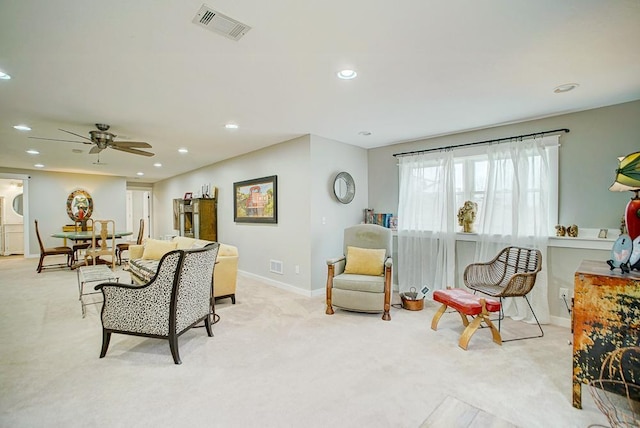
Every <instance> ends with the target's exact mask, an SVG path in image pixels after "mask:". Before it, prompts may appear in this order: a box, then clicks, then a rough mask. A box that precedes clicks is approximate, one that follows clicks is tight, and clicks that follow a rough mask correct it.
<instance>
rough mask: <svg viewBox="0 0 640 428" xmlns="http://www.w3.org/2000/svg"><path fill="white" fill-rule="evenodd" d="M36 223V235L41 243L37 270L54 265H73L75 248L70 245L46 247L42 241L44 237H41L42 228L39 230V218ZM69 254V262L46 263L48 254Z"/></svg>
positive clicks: (40, 270)
mask: <svg viewBox="0 0 640 428" xmlns="http://www.w3.org/2000/svg"><path fill="white" fill-rule="evenodd" d="M35 225H36V236H37V237H38V245H40V261H39V262H38V267H37V269H36V270H37V271H38V273H40V272H42V269H45V268H52V267H64V266H67V267H71V262H72V260H73V249H72V248H69V247H50V248H45V246H44V244H43V243H42V238H40V230H38V220H35ZM60 255H66V256H67V263H54V264H49V265H44V264H43V263H44V258H45V257H46V256H60Z"/></svg>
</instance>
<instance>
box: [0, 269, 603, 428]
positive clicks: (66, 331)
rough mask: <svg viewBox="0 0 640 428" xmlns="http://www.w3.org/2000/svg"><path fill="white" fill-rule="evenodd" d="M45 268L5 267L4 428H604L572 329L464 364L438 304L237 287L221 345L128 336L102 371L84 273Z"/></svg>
mask: <svg viewBox="0 0 640 428" xmlns="http://www.w3.org/2000/svg"><path fill="white" fill-rule="evenodd" d="M36 262H37V260H34V259H29V260H24V259H21V258H16V257H10V258H6V257H2V258H0V305H1V308H2V311H1V317H0V343H2V346H1V348H0V383H1V384H0V391H1V395H0V426H2V427H147V426H148V427H194V426H214V427H419V426H420V425H421V424H422V423H424V422H425V421H426V420H428V418H429V417H430V415H434V414H435V415H437V414H438V413H437V412H436V413H434V411H436V409H438V407H439V406H440V405H442V404H443V403H445V402H446V399H447V397H451V398H453V399H455V400H457V401H459V402H462V403H466V404H467V405H469V406H471V407H473V408H475V409H478V410H479V411H482V412H483V413H482V414H486V415H490V416H491V417H492V418H494V419H493V420H495V421H503V422H505V423H508V424H512V425H515V426H518V427H545V428H547V427H586V426H588V425H589V424H593V423H601V424H606V419H605V418H604V416H603V415H602V414H601V413H600V412H599V411H598V410H597V408H596V407H595V406H594V404H593V401H592V399H591V397H590V396H589V393H588V392H587V391H586V388H585V391H584V393H583V404H584V410H577V409H574V408H573V407H572V406H571V347H570V346H568V344H567V341H568V340H569V339H570V337H571V336H570V332H569V330H568V329H564V328H560V327H554V326H547V327H546V329H545V332H546V334H545V337H544V338H541V339H532V340H525V341H518V342H510V343H505V344H504V345H503V346H497V345H496V344H494V343H493V342H492V341H491V338H490V334H489V332H488V331H487V330H480V331H478V332H477V333H476V335H475V336H474V337H473V339H472V340H471V342H470V345H469V350H468V351H463V350H462V349H460V348H459V347H458V345H457V342H458V337H459V335H460V332H461V331H462V326H461V323H460V319H459V317H458V316H457V315H456V314H445V315H444V316H443V318H442V319H441V321H440V325H439V329H438V331H437V332H434V331H432V330H431V329H430V321H431V317H432V315H433V313H434V312H435V310H436V309H437V306H436V305H435V304H433V303H427V304H426V305H425V310H423V311H419V312H411V311H406V310H402V309H393V310H392V312H391V316H392V321H390V322H383V321H381V320H380V316H379V315H363V314H353V313H348V312H344V311H337V312H336V314H335V315H333V316H327V315H325V314H324V299H323V298H322V297H316V298H307V297H303V296H299V295H297V294H293V293H290V292H287V291H283V290H280V289H277V288H274V287H272V286H269V285H266V284H263V283H261V282H258V281H256V280H253V279H250V278H248V277H243V276H241V277H240V279H239V284H238V295H237V296H238V303H237V304H236V305H231V303H230V301H229V300H228V299H227V300H224V301H221V302H220V303H219V304H218V305H217V312H218V313H219V314H220V316H221V321H220V322H219V323H218V324H216V325H215V327H214V331H215V337H213V338H209V337H207V336H206V333H205V332H204V330H203V329H193V330H192V331H190V332H188V333H186V334H185V335H183V336H182V337H181V338H180V355H181V357H182V361H183V364H182V365H181V366H176V365H174V364H173V361H172V358H171V353H170V352H169V346H168V343H167V342H166V341H161V340H156V339H145V338H138V337H132V336H123V335H114V336H113V337H112V340H111V346H110V348H109V351H108V353H107V355H106V357H105V358H104V359H99V358H98V355H99V352H100V343H101V326H100V318H99V308H100V307H99V305H96V306H90V307H88V308H87V309H88V311H87V317H86V318H84V319H83V318H82V317H81V311H80V304H79V302H78V294H77V293H78V291H77V283H76V274H75V272H70V271H45V272H43V273H41V274H36V273H35V266H36V264H37V263H36ZM119 274H120V275H121V276H122V278H123V281H126V275H127V274H126V273H125V272H119ZM510 325H513V326H515V327H525V328H531V326H529V325H524V326H523V325H522V324H521V323H514V322H511V323H510ZM506 334H507V332H506V331H505V335H506ZM443 417H444V418H445V420H444V421H443V419H442V418H440V419H438V420H439V421H441V422H442V423H444V424H445V425H441V426H456V425H455V418H456V416H449V417H450V418H451V419H452V420H451V421H447V420H446V418H447V416H446V414H445V415H444V416H443Z"/></svg>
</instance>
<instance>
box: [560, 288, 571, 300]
mask: <svg viewBox="0 0 640 428" xmlns="http://www.w3.org/2000/svg"><path fill="white" fill-rule="evenodd" d="M558 299H560V300H563V299H564V300H569V289H568V288H560V292H559V293H558Z"/></svg>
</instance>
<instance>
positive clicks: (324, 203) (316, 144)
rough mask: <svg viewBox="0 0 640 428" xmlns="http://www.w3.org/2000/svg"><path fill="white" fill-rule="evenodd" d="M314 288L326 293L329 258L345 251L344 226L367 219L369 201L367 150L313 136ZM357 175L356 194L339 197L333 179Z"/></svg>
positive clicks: (317, 291) (311, 190)
mask: <svg viewBox="0 0 640 428" xmlns="http://www.w3.org/2000/svg"><path fill="white" fill-rule="evenodd" d="M311 165H312V166H311V187H310V193H311V229H310V236H311V289H312V290H315V292H314V294H323V293H324V289H325V286H326V281H327V263H326V260H327V259H328V258H334V257H338V256H340V255H342V253H343V250H342V248H343V247H342V238H343V230H344V229H345V228H346V227H349V226H353V225H354V224H358V223H360V222H362V221H363V218H364V215H363V210H364V208H366V207H367V205H368V194H367V187H368V186H367V183H368V180H369V176H368V165H367V151H366V150H365V149H362V148H360V147H355V146H351V145H348V144H343V143H339V142H337V141H334V140H328V139H326V138H322V137H318V136H315V135H312V136H311ZM342 171H346V172H348V173H349V174H351V176H352V177H353V180H354V182H355V184H356V194H355V196H354V198H353V201H351V203H349V204H342V203H340V202H338V201H337V199H336V198H335V196H334V193H333V181H334V179H335V177H336V175H337V174H338V173H339V172H342Z"/></svg>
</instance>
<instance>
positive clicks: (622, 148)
mask: <svg viewBox="0 0 640 428" xmlns="http://www.w3.org/2000/svg"><path fill="white" fill-rule="evenodd" d="M557 128H569V129H570V130H571V132H569V133H568V134H562V136H561V137H560V143H561V148H560V173H559V174H560V177H559V179H560V188H559V213H558V215H559V217H558V218H559V221H560V223H561V224H565V225H568V224H577V225H578V226H580V227H586V228H603V227H618V226H619V225H620V217H621V216H622V213H623V211H624V207H625V205H626V203H627V201H628V200H629V198H630V193H629V192H623V193H618V192H610V191H609V190H608V189H609V186H610V185H611V183H612V182H613V178H614V172H615V169H616V167H617V165H618V162H617V159H616V158H617V157H618V156H624V155H627V154H629V153H632V152H635V151H638V150H640V101H634V102H631V103H625V104H618V105H615V106H610V107H603V108H599V109H594V110H587V111H583V112H579V113H571V114H566V115H561V116H555V117H550V118H546V119H539V120H533V121H530V122H522V123H517V124H513V125H505V126H499V127H494V128H489V129H483V130H479V131H473V132H465V133H460V134H455V135H449V136H443V137H438V138H432V139H427V140H420V141H414V142H410V143H403V144H395V145H392V146H386V147H380V148H377V149H372V150H369V171H375V174H370V178H369V203H370V204H371V206H372V207H374V208H375V209H376V210H379V211H384V212H386V211H389V212H394V213H397V210H398V168H397V162H396V158H394V157H393V154H394V153H400V152H408V151H412V150H420V149H424V148H429V147H442V146H448V145H454V144H462V143H469V142H474V141H484V140H489V139H492V138H503V137H509V136H512V135H521V134H529V133H533V132H540V131H546V130H550V129H557Z"/></svg>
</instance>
